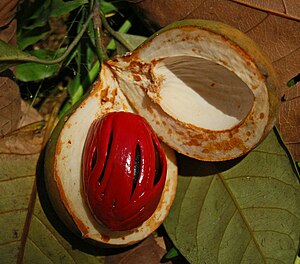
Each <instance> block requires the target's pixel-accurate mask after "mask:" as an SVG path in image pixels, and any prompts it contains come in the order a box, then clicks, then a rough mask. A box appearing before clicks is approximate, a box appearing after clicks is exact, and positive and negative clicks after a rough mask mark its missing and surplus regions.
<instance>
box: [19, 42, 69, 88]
mask: <svg viewBox="0 0 300 264" xmlns="http://www.w3.org/2000/svg"><path fill="white" fill-rule="evenodd" d="M65 51H66V49H65V48H62V49H59V50H57V51H55V52H53V51H48V50H43V49H40V50H35V51H32V55H34V56H35V57H37V58H40V59H45V60H47V59H48V60H51V59H55V58H57V57H59V56H61V55H62V54H63V53H64V52H65ZM58 70H59V65H58V64H54V65H44V64H40V63H34V62H29V63H23V64H19V65H17V67H16V77H17V79H18V80H20V81H23V82H29V81H39V80H43V79H45V78H48V77H51V76H53V75H55V74H56V73H57V71H58Z"/></svg>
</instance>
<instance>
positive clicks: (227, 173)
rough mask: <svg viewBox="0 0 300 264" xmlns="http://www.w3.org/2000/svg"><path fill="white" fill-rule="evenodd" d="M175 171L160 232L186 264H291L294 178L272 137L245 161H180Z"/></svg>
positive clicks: (298, 223)
mask: <svg viewBox="0 0 300 264" xmlns="http://www.w3.org/2000/svg"><path fill="white" fill-rule="evenodd" d="M179 168H180V172H179V173H180V175H181V176H179V181H178V190H177V194H176V198H175V201H174V204H173V206H172V209H171V211H170V214H169V216H168V217H167V220H166V221H165V227H166V230H167V232H168V234H169V236H170V237H171V239H172V241H173V242H174V244H175V246H176V247H177V248H178V249H179V250H180V252H181V253H182V254H183V255H184V256H185V257H186V258H187V260H188V261H190V262H191V263H256V264H259V263H287V264H289V263H293V260H294V258H295V256H296V254H297V249H298V243H299V236H300V185H299V178H298V177H297V174H296V173H295V171H294V170H293V165H291V160H290V159H289V157H288V155H287V153H286V152H285V150H284V148H283V147H282V143H281V142H280V140H278V138H277V137H276V135H275V133H274V132H272V133H271V134H270V135H269V136H268V137H267V138H266V140H265V141H264V142H263V143H262V144H261V145H260V146H259V147H258V148H256V149H255V150H253V151H252V152H251V153H250V154H248V155H247V156H246V157H244V159H240V160H236V161H229V162H222V163H207V162H200V161H196V160H192V159H188V158H186V157H181V158H180V159H179ZM191 175H193V176H191Z"/></svg>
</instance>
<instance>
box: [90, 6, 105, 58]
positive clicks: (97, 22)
mask: <svg viewBox="0 0 300 264" xmlns="http://www.w3.org/2000/svg"><path fill="white" fill-rule="evenodd" d="M93 28H94V37H95V46H96V53H97V56H98V59H99V61H100V63H102V61H103V60H105V59H107V54H106V52H105V48H104V44H103V33H102V23H101V18H100V15H99V2H98V1H96V2H95V4H94V8H93Z"/></svg>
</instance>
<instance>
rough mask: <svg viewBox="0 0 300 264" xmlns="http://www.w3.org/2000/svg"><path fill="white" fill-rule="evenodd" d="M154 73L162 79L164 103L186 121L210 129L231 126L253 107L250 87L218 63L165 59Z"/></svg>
mask: <svg viewBox="0 0 300 264" xmlns="http://www.w3.org/2000/svg"><path fill="white" fill-rule="evenodd" d="M153 72H154V74H155V75H156V77H158V78H161V79H162V82H161V86H160V87H161V88H160V91H159V95H160V98H161V100H160V106H161V107H162V108H163V109H164V111H165V112H166V113H168V114H169V115H170V116H176V117H177V119H178V120H179V121H182V122H184V123H189V124H192V125H195V126H197V127H202V128H205V129H210V130H224V129H230V128H232V127H234V126H236V125H238V124H239V123H240V122H241V121H242V120H243V119H244V118H245V117H246V116H247V115H248V113H249V111H250V110H251V108H252V105H253V100H254V96H253V93H252V91H251V90H250V89H249V87H248V86H247V85H246V84H245V83H244V82H243V81H242V80H241V79H240V78H239V77H238V76H237V75H236V74H235V73H233V72H232V71H230V70H228V69H227V68H225V67H223V66H222V65H219V64H217V63H215V62H212V61H208V60H205V59H203V58H198V57H191V56H177V57H170V58H164V59H163V60H161V61H160V62H159V63H158V64H157V65H156V66H155V67H154V69H153ZM187 106H188V107H187Z"/></svg>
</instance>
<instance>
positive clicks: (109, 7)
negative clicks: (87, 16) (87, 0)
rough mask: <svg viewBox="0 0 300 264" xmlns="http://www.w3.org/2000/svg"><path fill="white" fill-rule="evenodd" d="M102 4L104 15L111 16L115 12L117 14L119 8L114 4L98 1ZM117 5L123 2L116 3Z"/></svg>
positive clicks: (102, 0)
mask: <svg viewBox="0 0 300 264" xmlns="http://www.w3.org/2000/svg"><path fill="white" fill-rule="evenodd" d="M98 1H99V2H100V9H101V11H102V12H103V14H110V13H113V12H117V11H118V8H117V7H116V6H115V4H114V3H112V2H108V1H104V0H98ZM114 2H115V3H118V2H121V1H114Z"/></svg>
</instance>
